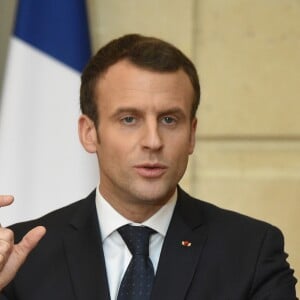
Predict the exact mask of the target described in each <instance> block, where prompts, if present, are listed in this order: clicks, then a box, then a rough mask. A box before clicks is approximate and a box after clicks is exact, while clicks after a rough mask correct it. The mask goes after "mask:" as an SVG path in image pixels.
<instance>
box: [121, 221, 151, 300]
mask: <svg viewBox="0 0 300 300" xmlns="http://www.w3.org/2000/svg"><path fill="white" fill-rule="evenodd" d="M118 232H119V233H120V235H121V237H122V238H123V240H124V242H125V243H126V245H127V247H128V249H129V251H130V252H131V254H132V259H131V261H130V263H129V265H128V268H127V270H126V272H125V274H124V276H123V279H122V282H121V285H120V289H119V293H118V298H117V300H148V299H150V295H151V290H152V284H153V280H154V269H153V265H152V262H151V260H150V258H149V238H150V235H151V234H153V233H155V231H154V230H152V229H151V228H149V227H143V226H131V225H125V226H123V227H120V228H119V229H118Z"/></svg>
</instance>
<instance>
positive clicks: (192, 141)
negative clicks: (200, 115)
mask: <svg viewBox="0 0 300 300" xmlns="http://www.w3.org/2000/svg"><path fill="white" fill-rule="evenodd" d="M197 122H198V121H197V118H194V119H193V120H192V124H191V133H190V145H189V154H192V153H193V152H194V149H195V144H196V129H197Z"/></svg>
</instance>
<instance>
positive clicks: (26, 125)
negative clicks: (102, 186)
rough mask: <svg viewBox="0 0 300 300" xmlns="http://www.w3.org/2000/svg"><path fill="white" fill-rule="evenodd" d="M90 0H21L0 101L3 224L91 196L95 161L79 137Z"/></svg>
mask: <svg viewBox="0 0 300 300" xmlns="http://www.w3.org/2000/svg"><path fill="white" fill-rule="evenodd" d="M90 53H91V51H90V42H89V34H88V23H87V13H86V6H85V2H84V0H64V1H62V0H43V1H41V0H20V1H19V4H18V8H17V13H16V23H15V30H14V35H13V36H12V38H11V41H10V47H9V53H8V59H7V66H6V72H5V81H4V85H3V87H4V88H3V93H2V97H1V100H0V194H12V195H14V196H15V202H14V204H13V205H12V206H10V207H8V208H1V209H0V221H1V223H2V224H4V225H8V224H11V223H15V222H18V221H21V220H27V219H31V218H35V217H38V216H41V215H42V214H45V213H47V212H48V211H50V210H53V209H56V208H59V207H61V206H64V205H66V204H68V203H70V202H73V201H75V200H77V199H80V198H82V197H84V196H86V195H87V193H89V191H90V190H91V189H92V188H94V187H95V185H96V184H97V182H98V170H97V162H96V158H95V157H94V156H91V155H90V154H88V153H86V152H85V151H84V150H83V148H82V146H81V145H80V142H79V139H78V135H77V119H78V116H79V115H80V109H79V88H80V73H81V71H82V70H83V67H84V65H85V64H86V62H87V61H88V59H89V57H90Z"/></svg>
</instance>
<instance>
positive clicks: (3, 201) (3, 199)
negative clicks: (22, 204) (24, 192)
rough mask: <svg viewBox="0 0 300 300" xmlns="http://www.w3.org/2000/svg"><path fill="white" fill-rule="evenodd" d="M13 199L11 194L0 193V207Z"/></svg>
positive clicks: (8, 203)
mask: <svg viewBox="0 0 300 300" xmlns="http://www.w3.org/2000/svg"><path fill="white" fill-rule="evenodd" d="M13 201H14V197H13V196H11V195H0V207H1V206H7V205H10V204H11V203H12V202H13Z"/></svg>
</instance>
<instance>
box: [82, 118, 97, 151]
mask: <svg viewBox="0 0 300 300" xmlns="http://www.w3.org/2000/svg"><path fill="white" fill-rule="evenodd" d="M78 135H79V139H80V142H81V144H82V146H83V148H84V149H85V150H86V151H87V152H89V153H95V152H96V150H97V147H96V146H97V141H98V140H97V130H96V128H95V125H94V122H93V121H92V120H91V119H90V118H89V117H88V116H86V115H81V116H80V117H79V120H78Z"/></svg>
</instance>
